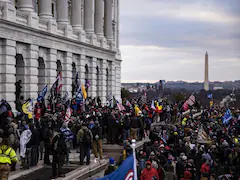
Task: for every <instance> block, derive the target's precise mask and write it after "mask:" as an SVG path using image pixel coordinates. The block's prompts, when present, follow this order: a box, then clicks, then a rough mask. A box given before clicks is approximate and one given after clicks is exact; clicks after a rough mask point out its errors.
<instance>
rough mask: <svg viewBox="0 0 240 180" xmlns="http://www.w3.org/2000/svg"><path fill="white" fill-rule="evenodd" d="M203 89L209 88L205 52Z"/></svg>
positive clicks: (206, 55)
mask: <svg viewBox="0 0 240 180" xmlns="http://www.w3.org/2000/svg"><path fill="white" fill-rule="evenodd" d="M204 89H205V90H206V91H208V90H209V79H208V53H207V52H206V54H205V70H204Z"/></svg>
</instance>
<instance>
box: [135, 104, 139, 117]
mask: <svg viewBox="0 0 240 180" xmlns="http://www.w3.org/2000/svg"><path fill="white" fill-rule="evenodd" d="M134 110H135V114H136V115H137V116H138V115H139V111H140V109H139V107H137V106H136V105H135V107H134Z"/></svg>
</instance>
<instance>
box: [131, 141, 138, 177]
mask: <svg viewBox="0 0 240 180" xmlns="http://www.w3.org/2000/svg"><path fill="white" fill-rule="evenodd" d="M132 149H133V177H134V180H137V179H138V178H137V162H136V140H135V139H133V140H132Z"/></svg>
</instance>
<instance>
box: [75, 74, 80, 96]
mask: <svg viewBox="0 0 240 180" xmlns="http://www.w3.org/2000/svg"><path fill="white" fill-rule="evenodd" d="M75 84H76V91H77V92H78V89H79V87H80V83H79V77H78V72H77V73H76V77H75Z"/></svg>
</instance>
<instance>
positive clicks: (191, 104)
mask: <svg viewBox="0 0 240 180" xmlns="http://www.w3.org/2000/svg"><path fill="white" fill-rule="evenodd" d="M187 103H188V105H189V106H193V105H194V104H195V96H194V95H191V96H190V97H189V98H188V100H187Z"/></svg>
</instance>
